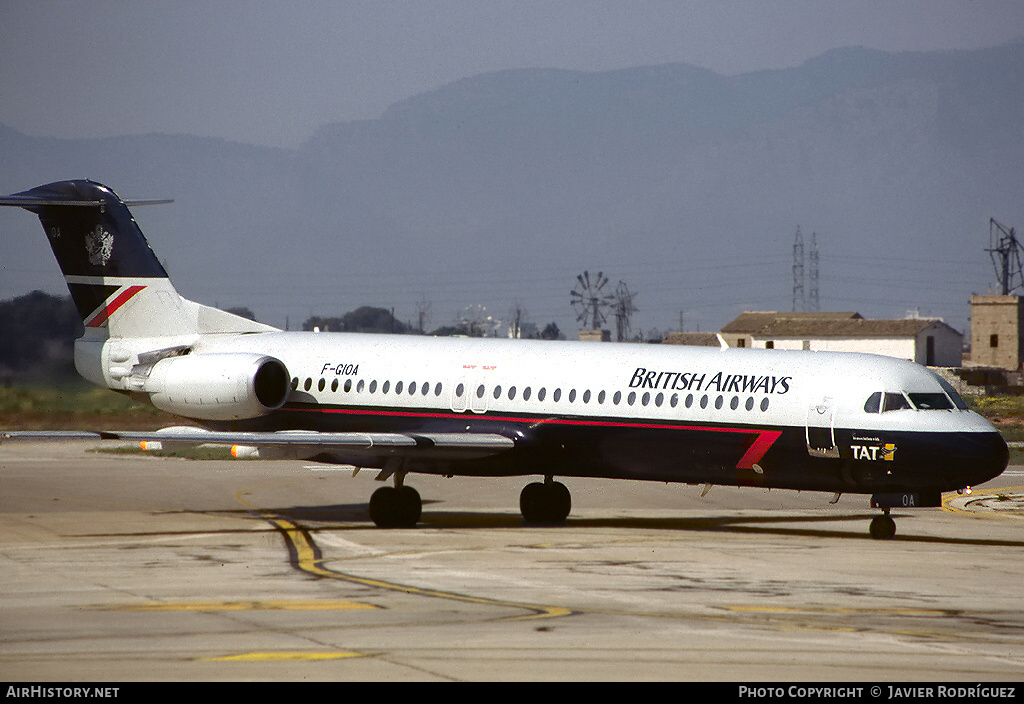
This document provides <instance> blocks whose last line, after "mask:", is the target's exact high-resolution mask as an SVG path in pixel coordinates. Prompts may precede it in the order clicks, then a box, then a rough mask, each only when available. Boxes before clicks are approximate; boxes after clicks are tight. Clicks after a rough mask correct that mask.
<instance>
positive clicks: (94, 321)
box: [85, 286, 146, 328]
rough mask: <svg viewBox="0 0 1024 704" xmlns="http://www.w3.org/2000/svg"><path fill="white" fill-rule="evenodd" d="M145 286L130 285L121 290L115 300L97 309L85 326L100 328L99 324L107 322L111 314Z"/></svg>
mask: <svg viewBox="0 0 1024 704" xmlns="http://www.w3.org/2000/svg"><path fill="white" fill-rule="evenodd" d="M144 288H146V287H145V286H129V287H128V288H126V289H124V290H123V291H121V293H119V294H117V296H115V297H114V300H112V301H111V302H110V303H108V304H107V305H106V306H104V307H103V308H101V309H100V310H99V311H97V312H96V314H95V315H93V317H91V318H89V320H87V321H85V327H87V328H98V327H99V326H101V325H103V323H105V322H107V320H108V319H109V318H110V316H111V315H113V314H114V311H116V310H117V309H118V308H120V307H121V306H123V305H124V304H125V303H127V302H128V301H130V300H131V299H132V297H133V296H134V295H135V294H136V293H138V292H139V291H141V290H142V289H144Z"/></svg>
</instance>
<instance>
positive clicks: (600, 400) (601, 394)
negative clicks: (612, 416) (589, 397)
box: [597, 391, 605, 403]
mask: <svg viewBox="0 0 1024 704" xmlns="http://www.w3.org/2000/svg"><path fill="white" fill-rule="evenodd" d="M604 397H605V393H604V391H601V392H599V393H598V394H597V402H598V403H604Z"/></svg>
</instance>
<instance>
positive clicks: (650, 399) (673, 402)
mask: <svg viewBox="0 0 1024 704" xmlns="http://www.w3.org/2000/svg"><path fill="white" fill-rule="evenodd" d="M298 388H299V379H298V378H294V379H292V389H293V390H296V389H298ZM316 388H317V391H324V390H325V389H326V388H327V380H326V379H323V378H321V379H320V380H319V381H317V382H316ZM339 388H340V389H342V390H343V391H344V392H345V393H351V392H352V391H353V389H354V390H355V392H356V393H363V391H366V392H367V393H371V394H374V393H377V389H378V388H379V389H380V393H382V394H387V393H391V390H392V384H391V382H390V381H385V382H382V383H381V384H380V386H379V387H378V384H377V381H376V380H372V381H370V382H367V381H366V380H365V379H360V380H359V381H357V382H355V383H353V380H352V379H345V381H344V383H343V384H342V383H340V382H339V380H338V379H334V380H332V381H331V384H330V389H331V391H332V392H337V391H338V390H339ZM393 388H394V393H395V394H396V395H397V394H402V393H405V394H407V395H409V396H415V395H416V394H417V393H418V394H419V395H421V396H429V395H430V394H431V393H433V395H434V396H435V397H438V396H440V395H441V392H442V390H443V388H442V385H441V383H440V382H438V383H436V384H434V386H433V388H431V386H430V383H429V382H426V381H424V382H423V383H422V384H419V385H417V383H416V382H415V381H410V382H409V383H408V384H405V383H404V382H401V381H398V382H395V384H394V387H393ZM302 389H303V391H311V390H312V389H313V379H312V378H309V377H307V378H306V379H305V381H303V382H302ZM474 393H475V395H476V397H477V398H478V399H483V398H484V396H486V395H487V387H486V385H485V384H480V385H479V386H477V387H476V389H475V391H474ZM465 394H466V386H465V384H461V383H460V384H459V385H458V386H456V387H455V397H456V398H463V397H464V396H465ZM547 394H548V391H547V389H546V388H545V387H541V388H539V389H537V393H536V395H534V392H533V389H532V387H529V386H527V387H525V388H523V389H522V391H521V392H520V391H519V390H518V389H517V388H516V387H515V386H509V387H508V388H507V389H503V388H502V386H501V385H500V384H499V385H497V386H495V387H494V388H493V389H492V390H491V395H492V396H493V397H494V399H495V400H498V399H500V398H501V397H502V395H505V396H507V397H508V400H509V401H514V400H515V399H516V397H517V396H518V397H519V398H521V399H522V400H523V401H529V400H530V399H531V398H536V400H537V401H538V402H542V401H544V400H545V399H546V398H547ZM567 398H568V401H569V403H576V401H577V399H580V400H582V402H583V403H585V404H589V403H590V402H591V401H592V400H594V401H596V402H597V403H598V404H604V403H605V402H606V401H607V400H608V393H607V392H606V391H598V392H597V393H596V394H594V393H593V392H591V390H590V389H587V390H585V391H584V392H583V393H582V394H577V391H576V389H570V390H569V393H568V394H567ZM726 399H727V397H726V396H722V395H719V396H716V397H714V400H712V397H711V396H709V395H708V394H704V395H703V396H701V397H700V398H699V399H698V398H697V397H696V396H695V395H694V394H687V395H686V398H685V399H682V402H683V405H684V406H685V407H686V408H691V407H692V406H693V405H694V404H695V403H696V404H697V405H698V406H700V407H701V408H707V407H708V406H709V405H714V407H715V408H716V409H718V410H721V409H722V408H723V407H725V405H726V403H728V406H729V408H730V409H731V410H734V411H735V410H738V409H739V408H740V405H741V404H742V406H743V408H744V409H745V410H747V411H752V410H754V407H755V406H758V407H759V408H760V409H761V411H767V410H768V399H767V398H762V399H761V402H760V404H758V403H757V402H756V401H755V400H754V397H753V396H748V397H747V398H746V400H742V401H741V399H740V397H739V396H733V397H731V398H729V399H728V401H727V400H726ZM551 400H552V401H554V402H555V403H558V402H559V401H561V400H562V390H561V389H555V390H554V391H552V392H551ZM622 401H623V393H622V392H621V391H616V392H615V393H613V394H612V395H611V402H612V404H613V405H616V406H618V405H619V404H621V403H622ZM625 401H626V404H627V405H629V406H633V405H636V403H637V402H638V401H639V403H640V405H641V406H649V405H651V404H652V403H653V404H654V405H655V406H656V407H659V408H660V407H661V406H663V405H665V403H666V402H667V403H668V405H669V406H670V407H672V408H676V407H677V406H678V405H679V402H680V395H679V394H677V393H673V394H672V395H671V396H669V397H667V398H666V396H665V394H664V393H662V392H660V391H659V392H657V393H653V394H652V393H651V392H650V391H645V392H643V393H642V394H638V393H637V392H636V391H630V392H629V393H628V394H626V395H625Z"/></svg>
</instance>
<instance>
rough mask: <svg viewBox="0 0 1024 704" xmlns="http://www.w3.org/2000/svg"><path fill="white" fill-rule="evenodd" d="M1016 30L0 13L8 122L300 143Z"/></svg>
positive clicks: (861, 18) (375, 6) (718, 9)
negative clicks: (536, 71)
mask: <svg viewBox="0 0 1024 704" xmlns="http://www.w3.org/2000/svg"><path fill="white" fill-rule="evenodd" d="M1022 35H1024V1H1022V0H863V1H861V0H858V1H854V0H844V1H842V2H826V1H823V0H774V1H772V0H743V1H728V0H701V1H676V2H668V1H660V2H643V1H639V0H633V1H630V2H617V1H603V0H588V1H585V2H582V1H581V2H577V1H570V2H557V1H553V0H539V1H534V0H515V1H514V2H511V1H510V2H504V1H495V0H435V1H427V0H422V1H419V2H414V1H405V0H403V1H394V2H391V1H383V0H381V1H366V2H355V1H347V0H338V1H335V2H327V1H313V0H309V1H301V0H299V1H297V0H288V1H287V2H271V1H268V2H255V1H241V0H208V1H205V2H189V1H182V0H173V1H163V0H160V1H156V0H146V1H145V2H114V1H109V0H92V1H87V2H70V1H67V2H62V1H50V2H47V1H45V0H0V123H4V124H6V125H8V126H10V127H14V128H15V129H18V130H20V131H22V132H25V133H27V134H31V135H38V136H58V137H99V136H114V135H124V134H132V133H146V132H164V133H187V134H195V135H202V136H217V137H224V138H227V139H232V140H237V141H245V142H254V143H259V144H268V145H275V146H295V145H297V144H299V143H300V142H301V141H302V140H304V139H305V138H307V137H308V136H309V135H310V134H311V133H312V132H313V130H314V129H316V127H318V126H320V125H322V124H326V123H330V122H338V121H347V120H354V119H365V118H373V117H376V116H378V115H380V113H381V112H382V111H383V110H384V109H385V108H386V107H387V106H388V105H390V104H392V103H394V102H396V101H398V100H401V99H403V98H406V97H409V96H411V95H414V94H416V93H420V92H423V91H426V90H429V89H432V88H436V87H438V86H440V85H443V84H445V83H448V82H450V81H453V80H457V79H459V78H464V77H466V76H471V75H475V74H478V73H483V72H487V71H494V70H499V69H506V68H526V67H555V68H567V69H581V70H595V71H596V70H604V69H614V68H625V67H632V66H640V65H650V64H658V63H667V62H685V63H690V64H694V65H698V66H703V67H706V68H710V69H712V70H714V71H718V72H720V73H727V74H734V73H742V72H747V71H752V70H758V69H766V68H781V67H787V66H794V65H798V64H800V63H801V62H803V61H804V60H806V59H808V58H810V57H812V56H815V55H817V54H820V53H821V52H823V51H826V50H828V49H830V48H835V47H842V46H865V47H869V48H875V49H884V50H932V49H976V48H980V47H985V46H994V45H997V44H1002V43H1004V42H1006V41H1009V40H1011V39H1014V38H1016V37H1020V36H1022ZM0 157H2V155H0Z"/></svg>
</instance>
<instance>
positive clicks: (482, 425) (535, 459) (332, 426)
mask: <svg viewBox="0 0 1024 704" xmlns="http://www.w3.org/2000/svg"><path fill="white" fill-rule="evenodd" d="M218 427H219V428H220V429H227V428H228V426H226V425H218ZM231 427H233V428H234V429H239V430H242V429H244V430H264V431H270V430H281V429H309V430H319V431H322V432H395V433H444V432H457V433H464V432H479V433H495V434H500V435H504V436H506V437H511V438H514V439H515V440H516V447H515V449H514V450H512V451H509V452H504V453H500V454H498V455H495V456H493V457H489V458H484V459H475V460H458V461H435V460H418V459H416V458H415V457H413V458H411V459H410V460H409V462H408V464H407V465H406V467H405V469H406V470H407V471H414V472H428V473H437V474H453V475H464V476H466V475H468V476H515V475H531V474H532V475H537V474H541V475H546V474H551V475H556V476H563V477H572V476H578V477H607V478H620V479H640V480H654V481H665V482H681V483H693V484H703V483H711V484H722V485H734V486H762V487H772V488H783V489H798V490H803V491H828V492H843V493H865V494H869V493H875V492H897V491H922V490H932V491H953V490H956V489H960V488H963V487H965V486H974V485H977V484H981V483H983V482H985V481H988V480H990V479H992V478H994V477H996V476H998V475H999V474H1000V473H1001V472H1002V471H1003V470H1004V469H1005V468H1006V464H1007V461H1008V456H1009V452H1008V450H1007V447H1006V443H1005V442H1004V441H1003V439H1002V437H1001V436H1000V435H999V433H996V432H992V433H921V432H886V433H882V434H880V433H878V432H877V431H872V433H871V434H872V435H873V436H876V437H879V440H880V441H881V442H884V443H891V444H892V445H894V446H895V451H894V452H893V455H892V459H891V460H886V459H881V458H879V459H874V460H863V459H855V458H854V454H853V450H852V449H851V444H852V443H854V442H855V441H854V437H855V436H858V437H859V436H862V435H864V433H863V432H862V431H854V430H850V429H836V431H835V433H836V443H837V445H838V448H839V453H840V456H839V457H838V458H822V457H812V456H810V455H809V454H808V451H807V442H806V435H805V429H804V428H803V427H802V426H799V427H784V426H782V427H780V426H744V425H731V426H725V425H715V424H707V423H695V422H685V423H666V422H665V421H664V420H655V419H651V420H630V421H624V420H623V419H622V418H616V417H606V418H594V417H585V418H584V417H550V418H542V417H539V416H537V415H529V416H525V415H517V414H508V413H501V414H493V413H484V414H478V413H454V412H439V411H437V410H436V409H422V410H416V409H407V410H402V411H398V410H396V409H394V408H367V407H345V406H319V405H316V404H288V405H286V406H285V407H284V408H282V409H281V410H279V411H277V412H275V413H273V414H271V415H269V416H266V417H264V418H260V419H256V420H254V421H251V422H247V423H245V424H244V425H243V426H239V425H237V424H234V425H232V426H231ZM772 431H775V432H777V433H779V435H778V437H777V439H775V440H774V442H771V441H770V438H772V437H774V433H773V432H772ZM765 438H768V440H765ZM759 439H760V440H761V441H762V442H765V443H766V444H770V446H769V447H768V448H767V451H766V452H764V454H763V456H761V455H760V454H759V453H758V452H757V451H756V450H757V448H754V454H755V455H757V457H758V459H756V460H755V461H756V464H757V466H756V467H749V466H748V467H746V468H742V467H739V466H738V465H740V464H742V463H743V459H744V458H745V457H747V458H749V454H748V453H749V452H750V451H751V446H752V445H754V444H755V443H756V442H758V441H759ZM324 459H328V458H324ZM332 459H333V460H335V461H339V462H345V461H347V460H346V458H345V457H343V456H335V457H334V458H332ZM386 459H387V458H385V457H382V458H381V460H380V464H379V465H377V464H367V463H366V457H365V455H361V456H360V457H359V458H352V460H351V461H352V463H353V464H361V465H362V466H383V463H384V461H386ZM357 460H358V461H357ZM748 464H749V462H748ZM758 469H760V471H758Z"/></svg>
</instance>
